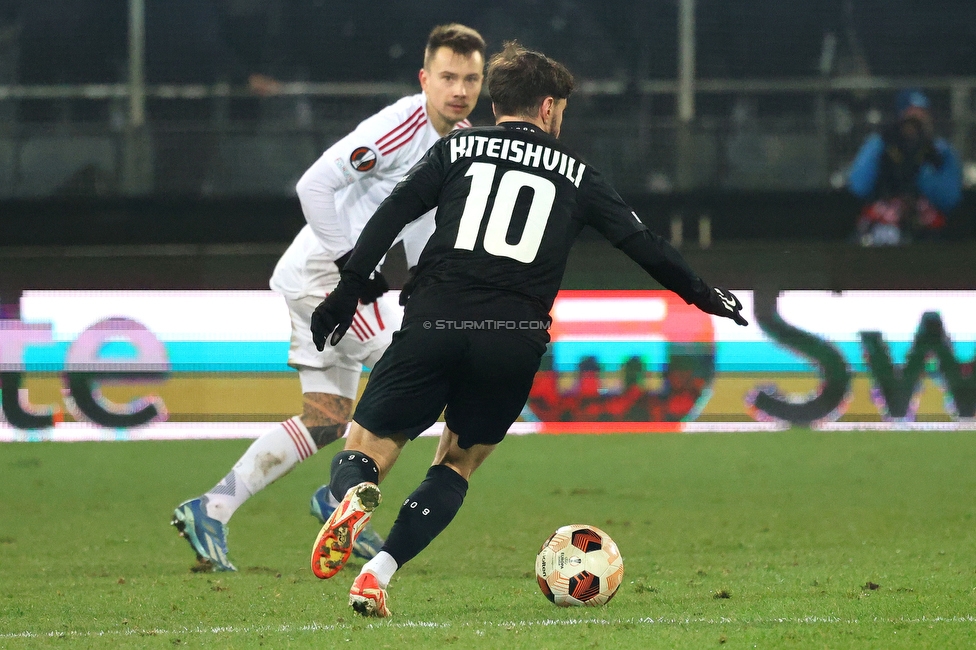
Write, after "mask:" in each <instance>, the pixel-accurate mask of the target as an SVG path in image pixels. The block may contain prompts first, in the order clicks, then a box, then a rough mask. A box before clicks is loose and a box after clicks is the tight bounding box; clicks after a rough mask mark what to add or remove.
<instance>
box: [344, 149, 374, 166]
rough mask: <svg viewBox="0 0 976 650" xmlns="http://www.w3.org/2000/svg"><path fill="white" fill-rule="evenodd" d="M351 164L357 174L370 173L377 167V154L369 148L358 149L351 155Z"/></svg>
mask: <svg viewBox="0 0 976 650" xmlns="http://www.w3.org/2000/svg"><path fill="white" fill-rule="evenodd" d="M349 163H350V164H351V165H352V168H353V169H355V170H356V171H357V172H368V171H369V170H371V169H372V168H373V167H375V166H376V152H375V151H373V150H372V149H370V148H369V147H356V148H355V149H353V152H352V153H351V154H350V155H349Z"/></svg>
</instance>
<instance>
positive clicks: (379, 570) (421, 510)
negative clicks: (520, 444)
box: [349, 427, 497, 617]
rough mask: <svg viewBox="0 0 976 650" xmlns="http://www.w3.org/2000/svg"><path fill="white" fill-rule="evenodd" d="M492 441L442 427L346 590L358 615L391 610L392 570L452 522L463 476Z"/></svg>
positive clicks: (478, 463)
mask: <svg viewBox="0 0 976 650" xmlns="http://www.w3.org/2000/svg"><path fill="white" fill-rule="evenodd" d="M496 446H497V445H474V446H472V447H471V448H470V449H461V448H460V447H459V446H458V436H457V434H456V433H454V432H453V431H451V430H450V429H449V428H447V427H444V433H443V434H441V439H440V442H439V443H438V445H437V451H436V452H435V453H434V463H433V465H432V466H431V468H430V469H429V470H428V472H427V477H426V478H425V479H424V481H423V483H421V484H420V486H419V487H418V488H417V489H416V490H414V492H413V493H412V494H411V495H410V496H409V497H407V500H406V501H404V503H403V505H402V506H401V507H400V514H399V515H398V516H397V520H396V523H394V524H393V528H392V529H391V530H390V535H389V537H388V538H387V541H386V543H385V544H384V545H383V549H382V550H381V551H380V552H379V553H377V555H376V557H375V558H373V559H372V560H370V561H369V562H367V563H366V564H365V566H363V569H362V571H361V572H360V574H359V577H358V578H356V581H355V582H354V583H353V585H352V589H351V590H350V592H349V604H350V605H351V606H352V608H353V609H354V610H356V612H358V613H359V614H362V615H363V616H377V617H385V616H389V615H390V610H389V608H388V607H387V605H386V599H387V594H386V588H387V586H388V585H389V584H390V579H391V578H392V577H393V574H394V572H396V570H397V569H398V568H400V567H401V566H403V565H404V564H405V563H406V562H407V561H409V560H411V559H412V558H414V557H415V556H416V555H417V554H418V553H420V551H422V550H423V549H424V548H426V547H427V545H428V544H430V542H431V541H433V539H434V538H435V537H437V535H439V534H440V533H441V532H442V531H443V530H444V529H445V528H447V525H448V524H449V523H451V520H453V519H454V516H455V515H456V514H457V512H458V510H460V508H461V504H462V503H463V502H464V496H465V494H466V493H467V489H468V480H469V479H470V478H471V475H472V474H474V472H475V470H477V469H478V467H480V466H481V464H482V463H483V462H484V461H485V459H486V458H488V456H489V455H491V452H493V451H494V450H495V447H496Z"/></svg>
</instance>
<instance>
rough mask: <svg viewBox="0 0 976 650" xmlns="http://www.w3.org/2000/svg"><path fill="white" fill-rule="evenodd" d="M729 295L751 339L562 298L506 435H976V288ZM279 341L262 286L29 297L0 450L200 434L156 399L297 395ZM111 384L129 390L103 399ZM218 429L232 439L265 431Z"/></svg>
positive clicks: (6, 381) (683, 312)
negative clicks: (36, 442) (56, 387)
mask: <svg viewBox="0 0 976 650" xmlns="http://www.w3.org/2000/svg"><path fill="white" fill-rule="evenodd" d="M736 294H737V295H738V296H739V298H740V299H741V301H742V303H743V305H744V309H743V314H744V315H745V316H746V318H747V319H749V321H750V325H749V326H748V327H739V326H737V325H735V324H734V323H732V322H731V321H730V320H728V319H723V318H718V317H714V316H709V315H706V314H703V313H702V312H700V311H698V310H697V309H695V308H694V307H689V306H688V305H685V304H684V302H683V301H681V300H680V299H678V298H677V297H676V296H675V295H674V294H672V293H670V292H666V291H563V292H560V294H559V296H558V297H557V299H556V302H555V304H554V306H553V310H552V316H553V323H552V328H551V330H550V334H551V337H552V343H551V345H550V349H549V352H548V353H547V355H546V358H545V359H544V361H543V366H542V368H541V370H540V372H539V374H538V376H537V379H536V383H535V385H534V387H533V389H532V394H531V396H530V399H529V402H528V404H527V409H526V411H525V419H526V421H525V422H519V423H517V426H516V427H515V428H517V429H519V430H520V431H523V430H524V431H523V432H537V433H550V432H551V433H556V432H577V431H578V432H600V431H706V430H735V429H750V430H752V429H768V428H783V427H787V426H790V425H793V424H802V425H808V426H814V427H818V428H843V427H847V428H870V427H876V428H884V427H888V428H891V427H909V428H911V427H917V428H926V427H928V428H973V427H974V426H976V424H974V419H976V373H974V356H976V292H948V291H916V292H893V291H852V292H842V293H832V292H821V291H787V292H783V293H780V294H778V295H776V294H762V293H759V292H756V293H754V292H751V291H736ZM384 299H387V300H390V301H391V302H393V303H395V302H396V297H395V296H394V295H393V294H389V295H388V296H386V297H384ZM289 335H290V322H289V317H288V310H287V308H286V307H285V303H284V300H283V299H282V298H281V297H280V296H278V295H277V294H275V293H273V292H270V291H26V292H24V293H23V295H22V298H21V302H20V318H19V319H7V320H0V382H2V413H3V417H4V420H5V422H4V423H2V424H0V440H14V439H28V438H30V439H52V438H51V437H50V436H49V437H47V438H45V437H44V436H42V435H37V436H26V437H25V435H23V434H24V432H35V433H38V432H45V431H46V432H51V431H61V430H63V431H65V432H69V431H70V432H74V433H71V434H66V438H65V439H85V435H84V434H83V433H78V432H79V431H80V429H79V427H85V426H87V427H89V428H93V429H98V428H99V427H101V428H102V429H106V430H111V431H112V432H115V434H113V435H114V438H118V437H120V436H119V435H116V434H118V432H120V431H130V433H131V434H132V435H128V434H127V435H125V436H121V437H123V438H137V437H138V435H137V434H138V433H140V432H141V433H142V434H145V433H146V432H149V431H151V430H155V431H158V432H160V433H159V437H167V436H170V435H172V436H176V437H180V436H181V435H184V434H185V435H188V436H189V435H192V436H196V435H208V434H205V433H201V432H202V431H203V430H204V429H207V427H208V426H210V427H213V426H216V425H215V424H214V418H217V417H219V416H220V414H225V413H232V411H233V409H232V408H231V407H226V408H223V407H221V406H220V405H219V404H218V405H216V406H215V407H214V409H215V410H214V413H213V416H212V417H209V418H204V419H209V420H210V422H209V423H193V422H187V421H186V417H188V416H186V415H183V416H181V414H182V413H184V411H185V409H184V405H183V404H182V403H181V399H182V398H181V397H179V395H180V393H179V391H172V390H171V391H170V392H169V393H167V388H173V387H176V386H179V385H180V384H181V383H186V382H188V381H190V380H198V381H203V383H197V384H194V387H193V390H194V391H197V392H199V391H207V390H208V386H210V385H211V384H212V383H213V382H217V381H220V380H225V379H234V380H237V381H241V382H244V383H245V384H246V382H248V381H251V382H253V381H256V378H281V381H287V382H290V383H289V384H288V390H289V391H292V390H295V389H294V388H293V385H297V382H295V381H294V376H295V375H294V371H292V370H291V369H290V368H289V367H288V366H287V365H286V359H287V356H288V346H289ZM40 376H43V377H48V378H51V377H56V378H58V380H59V381H60V385H61V389H60V391H61V403H50V401H47V402H41V403H37V402H36V401H35V400H34V399H32V394H31V391H30V390H29V388H28V384H29V383H30V381H31V379H32V378H33V377H40ZM199 378H204V379H205V380H201V379H199ZM276 381H277V379H276ZM207 382H211V383H210V384H208V383H207ZM118 385H124V386H128V387H130V388H132V387H136V388H132V390H136V389H138V390H136V396H134V397H132V398H131V399H128V401H121V402H119V401H112V400H111V399H109V398H108V397H106V389H107V387H110V386H118ZM242 385H243V384H242ZM926 391H928V392H932V391H936V392H937V393H938V396H939V398H940V399H939V400H938V403H937V406H935V407H931V406H926V405H925V404H926V402H925V401H924V400H922V396H923V394H928V392H926ZM184 392H185V391H184ZM163 394H167V395H170V396H167V397H165V399H164V397H163V396H162V395H163ZM214 400H215V401H219V398H218V397H214ZM929 401H930V402H931V400H929ZM859 405H860V406H859ZM857 409H860V410H857ZM205 415H206V414H205ZM281 415H282V416H284V417H287V416H288V415H293V414H289V413H283V414H281ZM227 419H229V420H231V421H230V422H228V423H225V424H226V427H227V428H228V429H229V430H233V431H236V432H238V433H237V435H242V436H244V437H247V436H250V435H251V433H253V431H255V430H258V431H259V429H260V428H259V427H257V426H256V425H254V424H253V423H244V422H235V421H232V420H233V418H227ZM153 427H155V429H153ZM167 427H169V428H168V429H167ZM179 428H182V430H183V431H184V434H180V433H178V432H177V433H173V431H175V430H176V429H179ZM166 431H169V433H166ZM189 431H192V432H193V433H186V432H189ZM241 431H244V432H246V433H243V434H242V433H240V432H241ZM18 432H20V433H18ZM228 435H233V434H228ZM71 436H75V438H72V437H71ZM95 437H96V438H98V436H95ZM102 438H106V439H108V438H112V439H114V438H113V436H102Z"/></svg>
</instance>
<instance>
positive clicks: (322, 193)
mask: <svg viewBox="0 0 976 650" xmlns="http://www.w3.org/2000/svg"><path fill="white" fill-rule="evenodd" d="M484 51H485V43H484V40H483V39H482V37H481V35H480V34H478V32H477V31H475V30H473V29H471V28H470V27H466V26H464V25H459V24H449V25H440V26H438V27H435V28H434V30H433V31H432V32H431V33H430V37H429V38H428V40H427V47H426V50H425V53H424V66H423V68H422V69H421V70H420V74H419V77H420V87H421V89H422V91H423V92H421V93H418V94H416V95H411V96H409V97H404V98H403V99H401V100H399V101H398V102H396V103H394V104H392V105H390V106H387V107H386V108H384V109H383V110H381V111H380V112H378V113H376V114H375V115H373V116H372V117H370V118H368V119H366V120H365V121H363V122H362V123H361V124H359V126H357V127H356V129H355V130H354V131H353V132H352V133H350V134H349V135H347V136H346V137H344V138H342V139H341V140H339V141H338V142H336V143H335V144H334V145H332V146H331V147H330V148H329V149H328V150H326V152H325V153H324V154H322V156H321V157H320V158H319V159H318V160H317V161H316V162H315V163H314V164H313V165H312V166H311V167H310V168H309V169H308V170H307V171H306V172H305V174H304V175H303V176H302V178H301V180H299V181H298V185H297V192H298V197H299V199H300V201H301V205H302V212H303V213H304V215H305V220H306V221H307V222H308V223H307V225H306V226H305V227H303V228H302V230H301V231H300V232H299V233H298V235H297V236H296V237H295V240H294V241H293V242H292V244H291V246H289V247H288V250H286V251H285V253H284V255H282V257H281V259H280V260H279V261H278V264H277V266H276V268H275V270H274V274H273V275H272V277H271V288H272V289H274V290H275V291H277V292H278V293H280V294H282V295H283V296H284V297H285V302H286V303H287V305H288V311H289V313H290V315H291V325H292V328H291V346H290V350H289V353H288V365H290V366H292V367H293V368H296V369H297V370H298V378H299V381H300V382H301V387H302V395H303V408H302V414H301V415H300V416H295V417H293V418H290V419H288V420H285V421H284V422H282V423H280V424H278V425H277V426H275V427H274V428H273V429H272V430H270V431H268V432H267V433H265V434H263V435H262V436H261V437H259V438H258V439H257V440H255V441H254V443H252V444H251V446H250V447H249V448H248V449H247V451H246V452H244V455H243V456H241V458H240V460H238V461H237V463H236V464H235V465H234V466H233V468H232V469H231V470H230V473H228V474H227V475H226V476H225V477H224V478H223V479H222V480H221V481H220V482H219V483H217V485H215V486H214V487H213V488H211V489H210V491H208V492H206V493H205V494H203V495H201V496H199V497H197V498H194V499H190V500H189V501H185V502H184V503H182V504H180V505H179V506H178V507H177V508H176V510H175V512H174V513H173V520H172V523H173V525H174V526H176V527H177V530H178V531H179V533H180V535H181V536H182V537H184V538H186V539H187V540H188V541H189V542H190V545H191V546H192V547H193V550H194V552H195V553H196V555H197V565H196V566H195V567H194V570H195V571H235V570H236V569H235V567H234V565H233V564H231V562H230V560H228V558H227V522H228V521H229V520H230V518H231V516H232V515H233V514H234V512H235V511H236V510H237V508H239V507H240V506H241V504H243V503H244V502H245V501H246V500H247V499H248V498H250V497H251V496H253V495H254V494H256V493H257V492H258V491H260V490H262V489H263V488H265V487H266V486H268V485H270V484H271V483H272V482H274V481H275V480H277V479H278V478H279V477H281V476H283V475H284V474H286V473H287V472H289V471H290V470H291V469H292V468H294V467H295V466H296V465H297V464H298V463H300V462H301V461H303V460H305V459H306V458H308V457H309V456H311V455H312V454H314V453H315V452H316V451H318V450H319V449H321V448H323V447H325V446H326V445H328V444H329V443H330V442H332V441H334V440H337V439H339V438H341V437H342V435H343V434H344V432H345V429H346V425H347V423H348V422H349V416H350V413H351V410H352V402H353V400H354V399H355V397H356V392H357V389H358V387H359V379H360V374H361V372H362V366H363V364H366V365H367V366H370V367H372V365H373V364H374V363H375V362H376V361H378V360H379V358H380V356H381V355H382V354H383V351H384V350H386V348H387V346H389V344H390V341H391V338H392V335H393V332H394V331H396V330H397V329H398V328H399V326H400V318H401V314H400V310H399V309H397V308H396V306H395V304H394V303H393V301H394V300H395V298H393V297H392V296H390V295H384V293H385V292H386V290H387V289H388V285H387V284H386V281H385V280H384V279H383V277H382V276H381V275H380V274H379V272H378V271H376V272H375V273H374V275H373V276H372V277H371V278H370V284H371V291H370V295H369V296H366V297H364V299H363V301H362V303H361V304H360V305H359V309H358V311H357V312H356V316H355V318H354V319H353V323H352V325H351V327H350V330H349V333H350V334H351V336H347V337H345V338H344V339H343V340H342V342H341V343H340V344H339V345H337V346H335V347H332V346H328V347H326V349H325V350H324V351H323V352H319V351H318V350H316V349H315V345H314V344H313V343H312V335H311V331H310V319H311V315H312V312H313V311H314V309H315V308H316V307H317V306H318V305H319V303H321V302H322V300H323V299H324V298H325V296H326V295H327V294H328V293H329V292H330V291H332V289H333V288H335V286H336V284H337V283H338V282H339V271H340V269H341V268H342V265H343V263H344V261H345V259H347V258H348V256H349V254H350V253H351V251H352V249H353V246H354V245H355V243H356V241H357V239H358V238H359V234H360V232H362V229H363V227H364V226H365V225H366V222H367V221H368V220H369V218H370V217H371V216H372V215H373V213H374V212H375V211H376V208H377V206H379V204H380V203H381V202H382V201H383V199H385V198H386V197H387V196H388V195H389V194H390V192H391V191H392V190H393V188H394V186H395V185H396V184H397V183H398V182H399V181H400V180H401V179H402V178H403V177H404V176H405V175H406V174H407V172H408V171H409V170H410V169H411V168H412V167H413V166H414V164H416V163H417V162H418V161H419V160H420V159H421V158H422V157H423V155H424V154H425V153H427V150H428V149H429V148H430V147H431V146H432V145H433V144H434V143H435V142H436V141H437V140H438V139H439V138H440V137H442V136H444V135H447V134H448V133H450V132H451V131H453V130H454V129H456V128H464V127H468V126H471V124H470V123H469V122H468V121H467V117H468V115H470V113H471V111H472V110H473V109H474V107H475V104H476V103H477V101H478V95H479V94H480V93H481V84H482V80H483V71H484ZM433 230H434V220H433V213H431V214H428V215H426V217H424V218H423V219H419V220H418V221H416V222H414V223H412V224H410V226H409V227H408V228H405V229H404V230H403V232H402V233H401V234H400V239H401V240H402V241H403V244H404V250H405V252H406V257H407V264H408V266H410V267H412V266H415V265H416V263H417V260H418V259H419V257H420V253H421V252H422V251H423V248H424V246H425V245H426V243H427V239H428V238H429V237H430V234H431V233H432V232H433ZM337 504H338V502H337V501H336V500H335V498H334V497H333V496H332V495H331V494H330V492H329V489H328V486H322V487H321V488H319V490H317V491H316V492H315V494H314V495H313V496H312V505H311V510H312V514H313V515H315V516H316V517H317V518H319V520H320V521H321V522H322V523H324V522H325V520H327V519H328V518H329V516H330V515H331V513H332V510H333V509H334V508H335V506H336V505H337ZM364 533H365V534H364ZM364 533H360V535H359V537H358V538H357V545H356V548H355V549H354V550H355V553H356V554H357V555H359V556H360V557H363V558H364V559H369V558H371V557H373V555H375V554H376V553H377V552H378V551H379V548H380V546H381V545H382V541H383V540H382V539H381V538H380V537H379V535H377V534H376V533H375V532H372V531H369V532H366V531H364ZM369 533H371V534H369Z"/></svg>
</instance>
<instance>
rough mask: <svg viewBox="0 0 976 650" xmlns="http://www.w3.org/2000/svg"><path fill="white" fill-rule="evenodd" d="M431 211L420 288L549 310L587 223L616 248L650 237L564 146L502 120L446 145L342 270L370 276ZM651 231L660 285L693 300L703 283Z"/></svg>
mask: <svg viewBox="0 0 976 650" xmlns="http://www.w3.org/2000/svg"><path fill="white" fill-rule="evenodd" d="M434 207H437V213H436V229H435V231H434V234H433V235H432V236H431V238H430V240H429V241H428V242H427V245H426V247H425V248H424V251H423V254H422V255H421V257H420V262H419V264H418V266H417V269H416V275H415V277H416V280H415V283H416V286H417V287H418V288H420V287H432V286H437V287H438V288H439V289H440V290H439V291H438V293H440V294H441V295H444V293H445V292H446V293H447V294H448V295H450V294H451V292H452V291H455V292H456V294H457V295H458V296H470V295H471V293H472V292H474V293H476V294H477V293H480V292H482V291H488V292H493V294H494V295H496V296H497V295H502V296H506V295H507V296H516V297H518V298H520V299H524V300H526V301H528V302H531V303H533V304H534V305H536V306H537V307H538V308H539V309H541V310H543V313H548V311H549V309H550V308H551V307H552V303H553V300H554V299H555V297H556V292H557V291H558V290H559V285H560V282H561V281H562V276H563V272H564V270H565V267H566V260H567V258H568V256H569V251H570V248H571V247H572V245H573V241H574V240H575V239H576V237H577V235H579V233H580V231H581V230H582V229H583V227H584V226H585V225H590V226H592V227H594V228H595V229H596V230H598V231H599V232H600V233H602V234H603V235H604V236H605V237H606V238H607V239H608V240H610V242H611V243H612V244H614V245H615V246H618V245H620V244H621V242H623V241H625V240H628V239H631V238H632V237H633V236H634V235H637V234H638V233H645V232H646V231H647V228H646V227H645V226H644V224H643V223H641V221H640V219H639V218H638V217H637V215H636V214H635V213H634V211H633V210H632V209H631V208H630V207H629V206H627V204H626V203H624V201H623V200H622V199H621V198H620V196H619V195H618V194H617V192H616V191H615V190H614V189H613V188H612V187H610V185H609V184H608V183H607V182H606V181H605V180H604V179H603V177H602V175H601V174H600V173H599V172H597V171H596V170H595V169H593V168H592V167H590V166H589V165H587V164H586V163H585V162H583V161H582V160H581V159H580V158H579V157H578V156H576V155H575V154H574V153H572V152H570V151H569V150H568V149H567V148H566V147H565V146H563V145H562V143H560V142H559V140H557V139H556V138H554V137H552V136H551V135H549V134H548V133H545V132H544V131H542V130H541V129H539V128H538V127H536V126H534V125H532V124H529V123H526V122H504V123H502V124H500V125H498V126H493V127H477V128H470V129H463V130H460V131H455V132H453V133H451V134H450V135H448V136H446V137H444V138H442V139H441V140H439V141H438V142H437V143H436V144H435V145H434V146H433V147H432V148H431V149H430V151H428V152H427V154H426V156H425V157H424V158H423V160H421V161H420V162H419V163H418V164H417V165H416V166H414V168H413V169H411V170H410V172H409V173H408V174H407V176H406V177H405V178H404V179H403V180H402V181H401V182H400V183H399V184H398V185H397V186H396V188H395V189H394V190H393V192H392V193H391V194H390V196H389V197H388V198H387V199H386V200H385V201H384V202H383V203H382V204H381V205H380V206H379V208H378V209H377V211H376V214H375V215H374V217H373V218H372V219H370V220H369V222H368V224H367V225H366V227H365V229H364V230H363V232H362V235H361V236H360V239H359V242H358V244H357V246H356V248H355V251H354V252H353V255H352V257H351V258H350V260H349V262H348V263H347V264H346V267H345V268H346V269H348V270H350V271H353V272H356V273H359V274H360V275H362V276H364V277H365V276H368V275H369V273H370V271H371V270H372V269H373V268H374V267H375V266H376V264H377V263H378V262H379V260H380V259H381V257H382V256H383V255H384V254H385V253H386V251H387V250H388V248H389V246H390V245H392V243H393V241H394V239H395V237H396V235H397V234H398V233H399V232H400V230H401V229H402V227H403V226H404V225H406V224H407V223H409V222H410V221H413V220H414V219H416V218H417V217H420V216H421V215H423V214H424V213H426V212H428V211H429V210H430V209H432V208H434ZM648 234H649V237H646V238H647V239H648V241H649V242H650V249H655V250H652V251H651V255H650V257H651V258H652V259H651V262H652V266H653V268H654V269H659V270H661V274H662V275H664V276H667V279H666V281H665V282H662V283H663V284H665V286H667V287H668V288H673V289H674V290H675V291H677V292H678V293H679V294H689V291H690V290H684V291H682V288H683V287H685V286H692V284H693V283H695V282H697V283H700V280H698V278H697V276H695V275H694V274H693V273H692V271H691V270H690V269H689V268H688V267H687V265H685V264H684V261H683V260H682V259H681V257H680V255H678V254H677V253H676V252H675V251H674V249H672V248H671V247H670V245H668V244H667V243H666V242H664V241H663V240H661V239H660V238H659V237H657V236H656V235H653V234H650V233H648ZM658 248H660V249H661V250H656V249H658ZM625 250H626V249H625ZM628 254H630V253H629V252H628ZM632 256H633V255H632ZM642 266H645V268H648V267H647V266H646V265H644V264H643V263H642ZM651 273H652V275H654V276H655V277H658V275H659V273H657V272H655V271H654V270H651ZM672 276H676V277H677V278H678V279H677V280H674V279H673V277H672ZM659 279H660V278H659ZM669 284H670V285H672V286H669ZM675 287H678V288H675ZM682 297H685V298H686V300H688V299H689V296H688V295H682ZM689 302H690V300H689Z"/></svg>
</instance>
